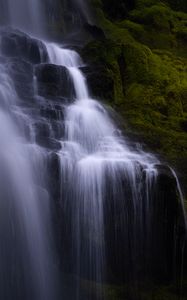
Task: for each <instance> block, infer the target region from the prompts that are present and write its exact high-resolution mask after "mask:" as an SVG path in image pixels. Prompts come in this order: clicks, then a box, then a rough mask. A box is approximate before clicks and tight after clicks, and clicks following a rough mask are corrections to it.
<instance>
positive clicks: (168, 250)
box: [104, 164, 185, 283]
mask: <svg viewBox="0 0 187 300" xmlns="http://www.w3.org/2000/svg"><path fill="white" fill-rule="evenodd" d="M156 168H157V172H158V174H157V177H156V181H155V182H154V186H152V187H151V195H150V197H149V202H147V199H146V193H145V191H146V185H145V182H144V170H143V169H142V170H141V169H140V173H139V179H140V180H141V184H140V187H141V188H142V192H141V190H140V192H141V195H142V196H141V198H140V199H141V203H137V204H136V205H137V207H138V215H136V212H135V209H134V205H133V198H132V190H131V188H130V186H129V184H128V181H127V179H124V180H123V178H120V181H118V187H119V189H120V188H121V192H120V193H119V194H118V198H119V199H118V200H119V201H117V202H116V201H114V199H115V193H114V191H112V189H111V188H110V186H111V184H110V182H108V185H107V196H106V203H105V205H106V207H105V210H104V211H105V219H106V224H105V237H106V249H107V250H106V258H107V266H108V273H109V274H110V276H111V277H110V280H111V281H112V282H123V283H125V282H129V281H131V280H134V279H135V278H136V279H137V280H139V278H141V279H142V280H144V279H149V280H152V281H153V282H160V283H168V282H172V280H173V274H174V269H175V267H176V265H175V264H176V261H177V260H178V259H179V256H180V254H179V253H180V250H179V249H180V245H181V243H182V242H183V241H184V238H185V224H184V216H183V215H182V212H181V203H180V200H179V195H178V188H177V183H176V179H175V177H174V175H173V174H172V171H171V169H170V168H169V167H168V166H166V165H163V164H160V165H157V166H156ZM136 184H137V185H138V184H139V183H138V182H137V183H136ZM124 195H126V196H124ZM114 203H115V204H114ZM121 203H123V204H124V206H125V210H124V208H123V206H122V205H121ZM124 270H125V271H124ZM175 271H176V270H175ZM177 272H180V271H179V270H177Z"/></svg>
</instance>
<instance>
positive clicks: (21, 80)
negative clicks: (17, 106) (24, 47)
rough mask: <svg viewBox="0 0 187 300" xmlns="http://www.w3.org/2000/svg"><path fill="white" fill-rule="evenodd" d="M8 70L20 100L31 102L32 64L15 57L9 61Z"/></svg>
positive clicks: (32, 95)
mask: <svg viewBox="0 0 187 300" xmlns="http://www.w3.org/2000/svg"><path fill="white" fill-rule="evenodd" d="M8 68H9V72H10V75H11V77H12V79H13V81H14V85H15V88H16V91H17V93H18V95H19V96H20V98H21V99H27V100H31V99H32V98H33V97H34V89H33V66H32V64H31V63H29V62H26V61H24V60H22V59H19V58H17V57H15V58H13V59H11V60H10V61H9V63H8Z"/></svg>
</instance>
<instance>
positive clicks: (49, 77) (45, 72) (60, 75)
mask: <svg viewBox="0 0 187 300" xmlns="http://www.w3.org/2000/svg"><path fill="white" fill-rule="evenodd" d="M35 74H36V78H37V82H38V94H39V95H40V96H44V97H47V98H58V97H63V98H72V96H73V94H74V89H73V84H72V81H71V79H70V77H69V73H68V71H67V69H66V68H65V67H62V66H56V65H53V64H41V65H38V66H37V67H36V69H35Z"/></svg>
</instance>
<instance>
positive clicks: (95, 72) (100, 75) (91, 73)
mask: <svg viewBox="0 0 187 300" xmlns="http://www.w3.org/2000/svg"><path fill="white" fill-rule="evenodd" d="M82 71H83V73H84V74H85V76H86V79H87V82H88V85H89V87H90V90H91V94H92V95H93V96H94V97H96V98H99V99H102V100H107V101H108V102H110V101H111V102H113V101H114V97H115V91H114V80H113V78H112V76H111V74H110V72H108V73H107V70H106V68H105V67H104V66H102V65H100V66H99V65H98V66H93V67H83V68H82Z"/></svg>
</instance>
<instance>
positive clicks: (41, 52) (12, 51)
mask: <svg viewBox="0 0 187 300" xmlns="http://www.w3.org/2000/svg"><path fill="white" fill-rule="evenodd" d="M1 49H2V53H3V54H4V55H5V56H8V57H20V58H22V59H25V60H26V61H28V62H30V63H33V64H38V63H41V62H46V61H47V60H48V55H47V50H46V47H45V45H44V44H43V43H42V42H41V41H39V40H37V39H34V38H31V37H29V36H27V35H26V34H24V33H22V32H20V31H18V30H15V31H10V32H4V33H3V34H2V39H1Z"/></svg>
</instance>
